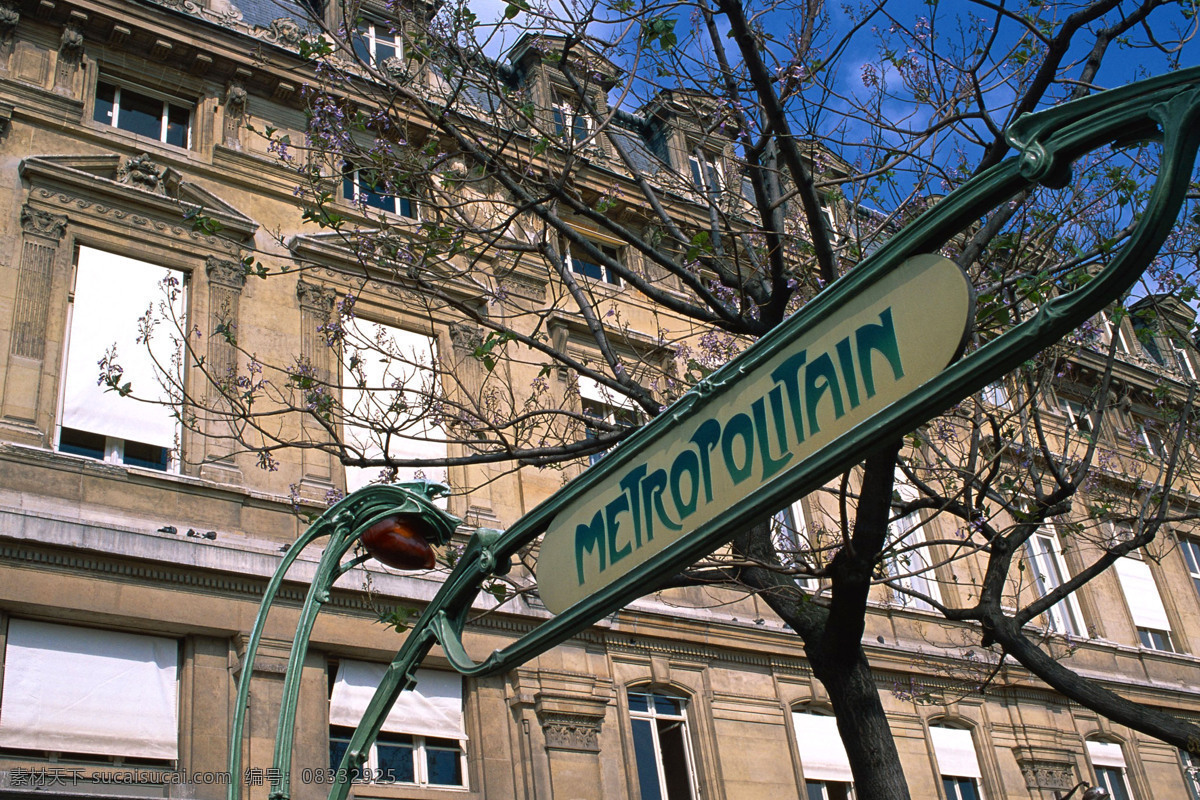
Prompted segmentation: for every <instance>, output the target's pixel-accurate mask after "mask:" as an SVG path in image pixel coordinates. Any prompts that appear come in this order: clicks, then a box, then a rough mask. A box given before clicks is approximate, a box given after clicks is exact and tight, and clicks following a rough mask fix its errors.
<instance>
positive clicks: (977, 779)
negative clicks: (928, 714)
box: [928, 721, 984, 800]
mask: <svg viewBox="0 0 1200 800" xmlns="http://www.w3.org/2000/svg"><path fill="white" fill-rule="evenodd" d="M928 728H929V743H930V747H931V749H932V750H933V755H934V758H935V759H936V763H937V773H938V779H939V781H940V782H941V785H942V792H943V794H944V795H945V796H946V800H984V792H983V768H982V765H981V764H980V763H979V748H978V746H977V744H976V742H975V732H974V730H972V729H971V728H969V727H964V726H961V725H957V724H949V723H947V722H944V721H937V722H932V723H930V724H929V725H928ZM935 730H943V731H953V732H954V734H955V735H956V737H957V736H961V737H965V739H966V740H967V741H969V742H970V756H971V760H972V761H973V762H974V763H973V769H969V770H965V771H964V770H960V771H958V772H955V771H953V770H954V766H955V765H954V764H949V763H947V764H943V763H942V761H943V760H947V761H948V760H949V759H950V757H951V756H953V755H954V754H955V753H956V752H957V751H959V750H966V749H967V748H966V747H961V746H956V744H955V742H954V741H947V739H946V738H945V736H943V737H942V738H941V742H942V744H941V746H939V744H938V742H939V737H938V735H937V734H936V733H934V731H935ZM959 744H960V745H961V744H963V743H962V742H960V743H959ZM965 773H973V774H965ZM964 787H968V788H969V789H970V791H971V794H970V795H968V794H966V793H965V792H964V791H963V788H964Z"/></svg>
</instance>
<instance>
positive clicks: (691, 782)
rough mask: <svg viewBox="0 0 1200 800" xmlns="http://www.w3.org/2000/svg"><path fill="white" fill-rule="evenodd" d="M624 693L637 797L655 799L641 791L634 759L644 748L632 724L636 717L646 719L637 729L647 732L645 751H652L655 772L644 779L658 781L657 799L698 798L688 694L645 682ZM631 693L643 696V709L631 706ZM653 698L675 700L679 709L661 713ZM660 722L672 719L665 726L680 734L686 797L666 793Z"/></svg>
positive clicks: (638, 764)
mask: <svg viewBox="0 0 1200 800" xmlns="http://www.w3.org/2000/svg"><path fill="white" fill-rule="evenodd" d="M625 694H626V696H625V710H626V711H627V712H628V714H629V728H628V730H629V731H630V745H631V746H632V747H633V750H634V754H635V755H634V758H633V763H634V765H635V767H634V770H633V774H634V775H635V776H636V780H637V786H638V794H639V796H640V798H641V800H655V798H653V797H646V796H645V794H644V793H643V792H642V791H641V789H642V787H643V785H644V783H645V781H644V780H643V776H642V762H641V761H640V760H639V759H638V757H637V754H638V753H639V752H646V751H645V750H644V749H643V747H644V745H640V744H639V742H638V740H639V733H638V731H639V726H638V725H637V724H636V722H638V721H641V722H645V723H646V725H644V726H641V730H645V731H649V732H650V742H649V744H650V748H649V753H650V754H652V755H653V757H654V766H655V770H656V774H655V775H654V776H646V780H649V779H652V778H655V777H656V778H657V782H658V787H657V789H658V795H657V800H699V798H700V784H699V774H698V772H697V769H696V756H695V750H694V748H693V746H692V737H691V732H690V729H689V726H688V713H687V712H688V705H689V703H688V698H686V697H682V696H680V695H677V694H669V693H667V692H664V691H657V690H655V689H653V688H651V687H647V686H640V687H630V688H629V689H627V690H626V693H625ZM634 697H644V698H646V700H645V705H646V709H645V710H640V709H634V707H633V698H634ZM656 698H662V699H664V700H670V701H674V702H675V703H677V704H678V707H679V713H678V714H664V713H661V712H659V711H658V708H657V704H656V702H655V699H656ZM660 722H667V723H668V724H670V723H675V724H673V725H672V726H671V727H670V728H669V730H678V731H679V732H680V734H679V736H680V740H681V742H682V748H683V757H684V765H683V766H684V769H685V770H686V772H687V785H686V789H687V797H686V798H680V797H676V796H672V795H671V794H670V790H669V786H668V783H667V780H668V778H667V774H666V770H665V765H664V762H665V761H666V754H665V753H664V750H663V746H662V741H661V738H660V736H661V732H662V731H661V730H660Z"/></svg>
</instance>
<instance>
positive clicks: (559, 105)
mask: <svg viewBox="0 0 1200 800" xmlns="http://www.w3.org/2000/svg"><path fill="white" fill-rule="evenodd" d="M552 110H553V113H554V135H555V136H557V137H558V138H560V139H564V140H566V141H569V142H575V143H576V144H580V143H582V142H584V141H586V140H587V138H588V137H589V136H591V135H592V118H591V117H589V116H588V115H587V114H585V113H584V112H583V111H581V110H579V109H578V108H577V107H576V105H575V104H574V103H572V102H571V101H569V100H567V99H565V98H561V97H557V98H555V100H554V106H553V109H552Z"/></svg>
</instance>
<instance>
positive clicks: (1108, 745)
mask: <svg viewBox="0 0 1200 800" xmlns="http://www.w3.org/2000/svg"><path fill="white" fill-rule="evenodd" d="M1087 751H1088V758H1089V759H1090V760H1091V762H1092V769H1094V770H1095V771H1096V785H1097V786H1100V787H1103V788H1105V789H1107V790H1108V796H1109V797H1110V798H1112V800H1132V798H1133V794H1132V793H1131V792H1130V791H1129V781H1128V779H1127V778H1126V776H1125V753H1124V752H1123V751H1122V750H1121V745H1119V744H1117V743H1116V742H1095V741H1089V742H1088V743H1087Z"/></svg>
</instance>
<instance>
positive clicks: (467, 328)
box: [450, 322, 483, 352]
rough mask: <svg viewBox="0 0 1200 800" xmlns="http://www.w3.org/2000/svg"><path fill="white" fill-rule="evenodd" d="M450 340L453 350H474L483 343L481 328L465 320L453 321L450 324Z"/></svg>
mask: <svg viewBox="0 0 1200 800" xmlns="http://www.w3.org/2000/svg"><path fill="white" fill-rule="evenodd" d="M450 342H451V343H452V344H453V345H454V349H455V350H462V351H471V352H474V350H475V348H477V347H479V346H480V345H481V344H483V328H479V327H476V326H474V325H471V324H470V323H467V322H454V323H451V325H450Z"/></svg>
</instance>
